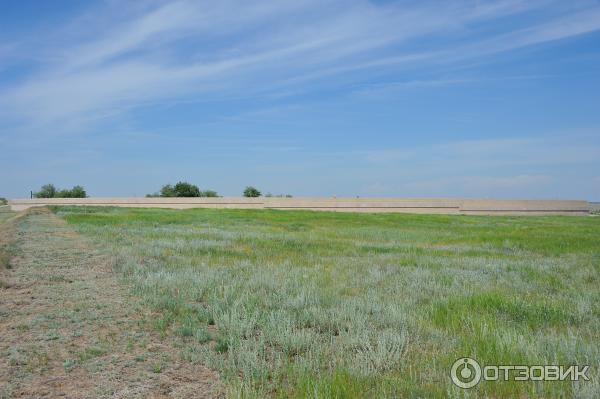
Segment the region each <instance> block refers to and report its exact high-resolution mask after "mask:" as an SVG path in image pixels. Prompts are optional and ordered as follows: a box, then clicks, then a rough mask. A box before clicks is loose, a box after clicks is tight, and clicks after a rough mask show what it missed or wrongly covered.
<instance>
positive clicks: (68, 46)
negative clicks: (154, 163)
mask: <svg viewBox="0 0 600 399" xmlns="http://www.w3.org/2000/svg"><path fill="white" fill-rule="evenodd" d="M545 4H546V2H530V1H528V2H525V1H505V2H491V3H479V2H476V3H472V2H470V1H462V2H456V3H444V4H441V5H440V4H435V5H434V4H429V3H428V2H422V3H417V4H413V5H412V6H411V7H410V8H407V7H406V6H402V5H396V4H390V5H374V4H372V3H369V2H367V1H358V2H346V1H344V0H331V1H325V2H323V1H316V0H310V1H308V0H307V1H278V2H269V3H264V2H245V1H233V0H228V1H220V2H196V1H177V2H169V3H165V4H164V5H161V6H158V7H156V8H154V9H151V10H147V9H143V10H142V12H140V13H138V14H134V15H133V16H130V17H129V19H127V20H125V21H122V20H119V21H118V22H117V23H115V24H114V25H110V26H105V27H103V29H101V30H98V31H97V32H96V33H95V34H94V35H90V34H86V35H82V36H83V37H86V38H87V39H86V40H85V41H84V42H81V43H80V42H73V40H72V38H73V37H74V36H76V35H75V34H74V32H70V34H69V36H68V39H65V42H64V43H59V45H52V44H51V43H42V46H43V47H44V48H43V49H40V51H41V52H43V53H46V54H48V53H50V55H51V57H50V58H43V59H44V61H41V65H39V68H37V70H38V72H35V73H33V74H31V75H30V76H28V78H26V79H25V80H24V81H22V82H20V83H17V84H16V85H14V86H12V87H5V88H4V89H3V96H2V99H0V108H1V109H3V111H0V112H4V113H5V114H6V115H9V116H10V117H11V118H15V117H16V118H21V119H22V120H24V121H25V122H27V123H29V124H31V123H33V124H39V125H43V126H48V125H49V124H58V125H61V126H63V127H64V126H65V123H66V122H73V121H78V120H80V121H85V120H89V119H95V118H98V117H101V116H103V115H111V114H114V113H119V112H122V111H123V110H127V109H129V108H131V107H137V106H140V105H144V104H147V103H149V102H160V101H170V100H173V99H182V98H187V97H194V96H195V97H198V96H201V97H203V98H206V99H210V98H220V97H221V96H223V95H226V94H227V93H230V92H236V93H239V92H243V93H245V94H247V95H252V93H256V92H269V91H271V92H273V93H277V92H281V91H289V90H290V87H292V88H293V87H294V86H298V85H302V87H305V86H307V85H309V83H310V82H311V81H314V80H318V79H322V78H324V77H331V76H337V77H339V76H343V75H344V74H349V73H355V72H357V71H361V70H367V69H368V70H377V69H381V68H390V67H393V68H398V67H399V66H400V65H422V66H427V65H429V64H439V63H441V62H458V61H460V60H464V59H472V58H475V57H480V56H482V55H489V54H494V53H497V52H501V51H507V50H511V49H515V48H520V47H523V46H529V45H533V44H538V43H544V42H547V41H551V40H557V39H561V38H566V37H571V36H573V35H578V34H582V33H585V32H590V31H593V30H597V29H600V7H591V8H588V9H586V10H585V11H577V7H575V9H576V11H574V12H572V13H571V14H568V15H565V16H563V17H558V18H554V19H550V20H544V21H543V22H540V23H539V24H538V25H535V26H527V27H524V28H521V29H517V30H515V31H513V32H510V33H502V34H498V35H496V36H492V37H489V35H488V36H486V37H485V38H483V39H479V38H478V35H468V34H466V33H468V32H469V30H470V29H475V28H471V26H475V25H477V24H480V23H483V22H485V21H487V20H493V19H495V18H500V17H503V16H505V15H508V14H514V13H520V12H524V11H530V10H531V9H533V8H540V7H543V6H544V5H545ZM475 31H476V29H475ZM453 33H456V34H457V38H459V39H461V40H458V41H456V42H455V43H453V44H452V45H450V48H449V45H448V43H447V42H446V41H445V38H446V37H447V36H448V35H450V36H451V35H452V34H453ZM90 36H91V37H93V38H92V39H90ZM424 38H426V39H428V41H431V44H430V45H429V46H428V48H425V49H424V50H422V51H415V50H411V45H412V44H414V41H415V40H417V39H424ZM57 40H58V39H57V38H53V41H57ZM17 50H18V49H17ZM17 50H15V49H14V48H11V52H13V53H14V51H17ZM28 50H30V49H29V48H28ZM453 83H455V84H456V83H460V82H459V80H455V79H451V78H450V79H447V80H440V81H438V82H436V81H433V82H429V83H427V82H420V81H415V82H412V83H410V82H409V83H406V84H409V85H410V84H415V85H423V84H453ZM292 91H293V90H292Z"/></svg>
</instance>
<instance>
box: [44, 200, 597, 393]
mask: <svg viewBox="0 0 600 399" xmlns="http://www.w3.org/2000/svg"><path fill="white" fill-rule="evenodd" d="M55 211H56V212H57V213H58V214H59V215H60V216H62V217H63V218H65V219H66V220H67V221H68V222H69V223H71V224H73V225H74V226H75V227H76V228H77V229H78V230H79V231H80V232H81V233H83V234H85V235H87V236H88V237H90V238H92V239H93V240H95V241H96V242H97V243H98V244H99V245H101V246H103V247H104V248H106V249H107V250H108V251H110V252H111V253H113V254H114V255H115V259H116V265H117V268H118V270H119V271H120V272H121V273H122V274H123V275H124V276H125V277H126V278H127V280H128V281H129V282H130V283H131V285H132V287H133V289H134V290H135V292H136V293H137V294H138V295H139V296H140V297H141V298H143V299H144V300H145V301H146V302H147V303H148V306H151V307H153V308H154V309H156V310H157V312H158V314H159V317H157V319H156V320H155V321H154V323H155V326H156V328H157V329H158V330H159V331H161V332H163V333H164V334H170V333H178V334H180V335H181V336H183V337H187V338H185V339H186V345H185V347H184V348H183V349H182V350H183V355H184V357H185V358H186V359H188V360H190V361H198V362H203V363H206V364H208V365H209V366H211V367H213V368H215V369H217V370H219V372H220V373H221V375H222V376H223V378H224V379H225V380H226V381H228V382H229V386H230V388H231V394H232V396H238V397H263V396H265V395H271V396H281V397H315V398H317V397H318V398H321V397H325V398H328V397H357V398H358V397H394V396H402V397H406V396H411V397H448V396H455V397H459V396H460V397H463V396H465V395H466V396H473V397H475V396H489V397H505V396H519V397H526V396H536V397H537V396H543V397H571V396H580V397H597V396H599V395H600V387H599V382H598V381H599V377H598V370H599V364H598V363H599V359H600V350H599V347H598V343H599V342H600V288H599V287H600V222H599V219H597V218H592V217H589V218H586V217H580V218H575V217H467V216H444V215H435V216H434V215H431V216H429V215H427V216H424V215H418V216H417V215H400V214H386V215H369V214H338V213H327V212H323V213H320V212H292V211H264V210H261V211H252V210H186V211H177V210H159V209H124V208H79V207H59V208H55ZM463 356H471V357H475V358H476V359H477V360H478V361H480V362H481V363H485V364H493V363H502V364H545V363H549V364H556V363H560V364H590V365H592V374H593V381H591V382H582V383H579V384H576V385H574V384H572V383H570V382H546V383H540V382H515V381H507V382H482V383H481V384H480V385H478V387H477V388H476V389H473V390H470V391H461V390H459V389H458V388H456V387H454V386H453V385H452V384H451V381H450V378H449V370H450V367H451V364H452V363H453V362H454V360H455V359H457V358H459V357H463Z"/></svg>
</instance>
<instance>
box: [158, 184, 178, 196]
mask: <svg viewBox="0 0 600 399" xmlns="http://www.w3.org/2000/svg"><path fill="white" fill-rule="evenodd" d="M160 196H161V197H176V195H175V189H174V188H173V186H172V185H170V184H165V185H164V186H162V188H161V189H160Z"/></svg>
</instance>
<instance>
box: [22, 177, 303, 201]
mask: <svg viewBox="0 0 600 399" xmlns="http://www.w3.org/2000/svg"><path fill="white" fill-rule="evenodd" d="M242 195H243V196H244V197H248V198H257V197H261V196H263V194H262V192H261V191H260V190H259V189H257V188H256V187H254V186H246V188H245V189H244V191H243V192H242ZM33 196H34V197H35V198H86V197H87V196H88V195H87V192H86V191H85V189H84V188H83V186H79V185H77V186H74V187H73V188H72V189H70V190H69V189H61V190H58V189H57V188H56V187H55V186H54V185H53V184H44V185H43V186H42V187H41V188H40V190H39V191H37V192H35V193H33ZM146 197H147V198H154V197H220V195H219V194H218V193H217V192H216V191H214V190H200V188H199V187H198V186H197V185H195V184H191V183H188V182H184V181H180V182H178V183H177V184H175V185H172V184H165V185H164V186H162V187H161V189H160V191H158V192H155V193H152V194H146ZM265 197H287V198H291V197H292V196H291V195H289V194H286V195H283V194H280V195H273V194H271V193H267V194H266V195H265Z"/></svg>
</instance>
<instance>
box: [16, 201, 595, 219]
mask: <svg viewBox="0 0 600 399" xmlns="http://www.w3.org/2000/svg"><path fill="white" fill-rule="evenodd" d="M9 205H10V207H11V209H12V210H16V211H20V210H24V209H27V208H30V207H32V206H46V205H88V206H120V207H136V208H174V209H189V208H223V209H282V210H286V209H291V210H293V209H307V210H316V211H320V210H323V211H336V212H400V213H437V214H456V215H459V214H466V215H588V214H589V204H588V202H587V201H566V200H565V201H563V200H489V199H486V200H478V199H435V198H272V197H271V198H263V197H261V198H244V197H221V198H49V199H44V198H38V199H13V200H9Z"/></svg>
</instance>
